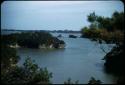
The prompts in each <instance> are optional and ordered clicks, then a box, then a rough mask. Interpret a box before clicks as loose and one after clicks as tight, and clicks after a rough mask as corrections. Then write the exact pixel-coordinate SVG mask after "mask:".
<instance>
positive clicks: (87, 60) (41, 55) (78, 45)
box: [17, 33, 115, 84]
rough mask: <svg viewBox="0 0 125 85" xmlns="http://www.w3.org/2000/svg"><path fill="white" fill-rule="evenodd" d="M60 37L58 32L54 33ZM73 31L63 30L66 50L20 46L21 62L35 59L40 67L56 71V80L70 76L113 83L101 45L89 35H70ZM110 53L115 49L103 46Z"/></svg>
mask: <svg viewBox="0 0 125 85" xmlns="http://www.w3.org/2000/svg"><path fill="white" fill-rule="evenodd" d="M53 35H54V36H57V35H58V33H53ZM68 35H69V34H65V33H62V36H63V37H62V38H60V39H61V40H64V41H65V43H66V48H65V49H28V48H18V49H17V51H18V55H19V56H20V57H21V60H20V61H19V63H18V64H19V65H22V64H23V63H24V60H25V59H26V57H27V56H29V57H31V58H32V59H33V60H35V63H37V64H38V65H39V67H47V69H48V70H49V72H52V73H53V78H52V79H51V81H52V83H64V81H66V80H67V79H68V78H71V79H72V80H73V81H76V80H79V83H82V84H84V83H87V82H88V81H89V79H90V78H91V77H95V78H96V79H100V80H101V81H102V82H103V83H113V82H114V80H115V78H114V77H113V76H112V75H109V74H106V73H105V72H104V69H103V64H104V61H103V60H101V59H102V58H103V57H104V55H105V53H104V52H103V51H102V50H101V49H100V45H99V44H97V43H96V42H92V41H90V40H89V39H86V38H76V39H74V38H68ZM75 35H77V36H80V34H75ZM102 46H103V47H104V48H105V49H106V50H107V52H108V51H110V49H111V48H109V47H107V45H106V44H103V45H102Z"/></svg>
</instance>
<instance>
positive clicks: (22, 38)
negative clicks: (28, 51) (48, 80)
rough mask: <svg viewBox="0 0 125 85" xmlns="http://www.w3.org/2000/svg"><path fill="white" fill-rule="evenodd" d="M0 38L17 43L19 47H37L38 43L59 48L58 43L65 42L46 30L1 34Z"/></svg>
mask: <svg viewBox="0 0 125 85" xmlns="http://www.w3.org/2000/svg"><path fill="white" fill-rule="evenodd" d="M2 40H3V41H4V43H6V44H8V45H15V44H18V45H19V46H21V47H28V48H38V47H39V46H40V45H45V46H50V45H53V47H54V48H59V45H60V44H65V42H64V41H62V40H59V39H58V38H56V37H53V36H52V35H51V34H49V33H47V32H42V31H41V32H23V33H20V34H18V33H17V34H10V35H2Z"/></svg>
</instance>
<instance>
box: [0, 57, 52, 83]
mask: <svg viewBox="0 0 125 85" xmlns="http://www.w3.org/2000/svg"><path fill="white" fill-rule="evenodd" d="M50 78H52V73H49V72H48V70H47V68H44V69H43V68H39V67H38V65H37V64H34V63H33V61H32V60H31V58H29V57H28V58H27V59H26V60H25V62H24V64H23V66H22V67H19V66H17V65H16V66H15V67H13V68H11V69H10V70H8V71H7V72H6V73H5V74H4V75H2V77H1V80H2V83H3V84H50V83H51V82H50Z"/></svg>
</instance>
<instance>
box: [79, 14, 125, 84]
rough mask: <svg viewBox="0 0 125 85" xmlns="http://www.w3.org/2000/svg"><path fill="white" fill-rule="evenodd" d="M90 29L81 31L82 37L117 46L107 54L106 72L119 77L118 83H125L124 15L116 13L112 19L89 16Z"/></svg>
mask: <svg viewBox="0 0 125 85" xmlns="http://www.w3.org/2000/svg"><path fill="white" fill-rule="evenodd" d="M88 21H89V22H90V23H91V25H90V26H89V27H84V28H83V29H82V30H81V33H82V37H85V38H90V39H92V40H96V41H98V42H99V43H102V41H105V42H106V43H113V44H116V46H114V47H113V48H112V50H111V51H110V52H109V53H107V54H106V55H105V57H104V59H105V64H104V66H105V70H106V72H108V73H112V74H114V75H117V76H118V77H119V78H118V81H117V83H124V81H125V76H124V75H125V74H124V72H125V70H124V67H123V66H124V65H125V62H124V13H123V12H121V13H119V12H114V13H113V15H112V17H111V18H109V17H102V16H97V15H96V14H95V13H94V12H93V13H91V14H90V15H88Z"/></svg>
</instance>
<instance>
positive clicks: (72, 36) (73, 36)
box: [69, 35, 77, 38]
mask: <svg viewBox="0 0 125 85" xmlns="http://www.w3.org/2000/svg"><path fill="white" fill-rule="evenodd" d="M69 38H77V36H75V35H69Z"/></svg>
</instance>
